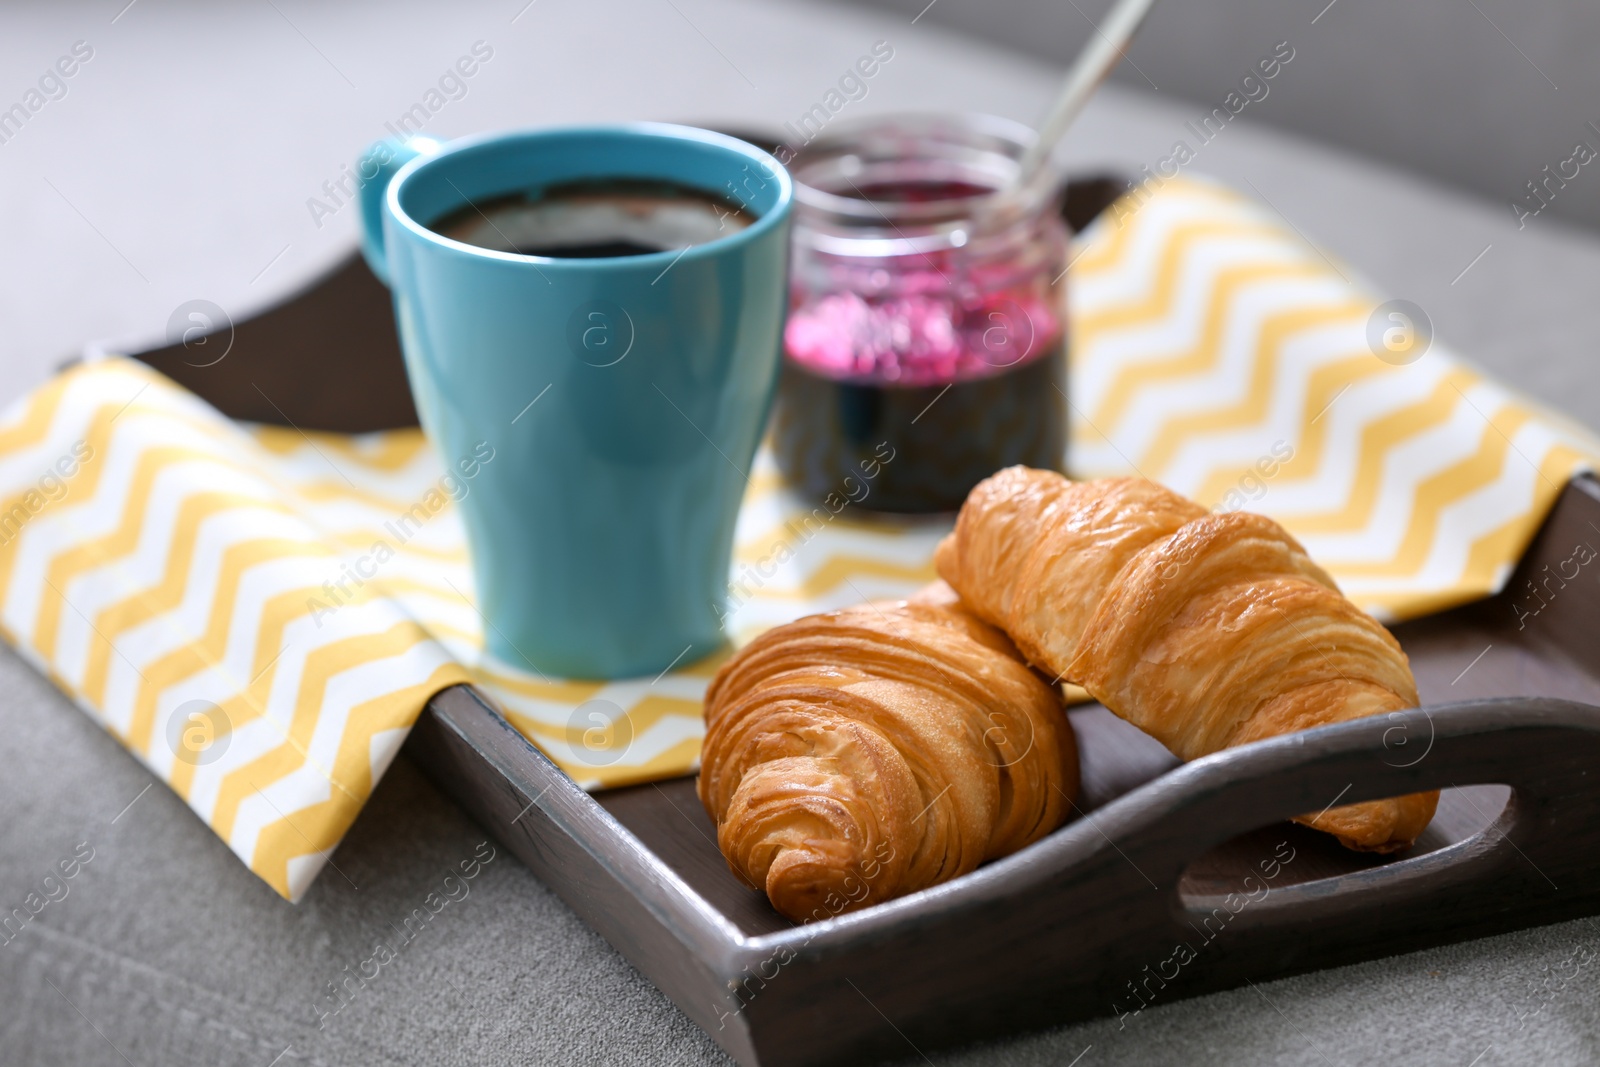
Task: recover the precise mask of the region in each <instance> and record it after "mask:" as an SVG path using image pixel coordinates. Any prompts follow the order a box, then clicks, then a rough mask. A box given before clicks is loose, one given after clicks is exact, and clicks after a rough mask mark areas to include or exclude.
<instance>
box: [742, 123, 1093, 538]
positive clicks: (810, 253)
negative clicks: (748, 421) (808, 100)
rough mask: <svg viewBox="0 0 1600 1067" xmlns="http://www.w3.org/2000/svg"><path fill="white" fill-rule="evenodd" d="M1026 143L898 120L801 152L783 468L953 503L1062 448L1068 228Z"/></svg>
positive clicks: (911, 508) (820, 487)
mask: <svg viewBox="0 0 1600 1067" xmlns="http://www.w3.org/2000/svg"><path fill="white" fill-rule="evenodd" d="M1031 137H1032V132H1031V131H1029V130H1027V129H1026V127H1022V126H1017V125H1014V124H1012V123H1009V122H1004V121H1002V120H998V119H985V118H965V117H955V116H902V117H894V118H888V119H878V120H874V121H873V122H871V123H870V124H867V125H862V126H856V127H853V128H850V129H845V130H842V131H840V132H837V133H830V134H829V135H828V136H826V137H823V138H819V139H817V140H815V141H813V142H811V143H810V144H808V145H807V146H805V147H804V148H803V149H801V150H800V151H799V152H798V153H797V154H796V156H795V158H794V160H793V162H792V163H791V167H792V169H793V171H794V174H795V177H796V179H797V182H796V184H797V208H796V216H795V236H794V259H793V275H792V279H791V299H790V311H789V321H788V325H787V327H786V329H785V331H784V358H783V365H782V372H781V375H780V379H779V389H778V400H777V409H776V412H775V416H774V423H773V439H774V444H775V448H776V453H777V458H778V463H779V466H780V468H781V469H782V470H783V473H784V475H785V476H786V478H787V479H788V480H789V481H790V482H792V483H793V484H795V485H797V486H798V487H800V488H801V489H802V491H804V492H805V493H807V494H808V495H810V496H812V497H814V498H816V499H827V498H828V496H829V494H835V495H836V497H837V498H839V499H845V498H848V499H850V500H853V501H855V502H856V503H857V504H859V505H860V506H862V507H865V508H868V509H872V510H878V511H895V512H926V511H950V510H954V509H956V508H958V507H960V505H961V502H962V501H963V500H964V499H965V498H966V495H967V492H968V491H969V490H970V489H971V488H972V487H973V486H974V485H975V484H977V483H978V482H979V481H981V480H982V479H983V478H985V477H987V476H988V475H990V474H992V473H994V472H995V471H996V470H999V469H1000V468H1002V467H1006V466H1010V465H1011V464H1014V463H1023V464H1027V465H1029V466H1034V467H1046V468H1051V469H1059V468H1060V467H1061V464H1062V461H1063V457H1064V452H1065V447H1066V417H1065V413H1066V393H1065V390H1066V362H1065V341H1064V338H1065V321H1064V303H1063V300H1064V295H1065V294H1064V288H1063V277H1064V275H1065V268H1066V262H1065V260H1066V248H1067V231H1066V227H1065V224H1064V222H1063V221H1062V219H1061V215H1060V212H1059V203H1058V199H1057V195H1056V193H1057V186H1056V184H1055V183H1054V182H1053V180H1052V179H1050V178H1049V177H1048V176H1046V177H1043V178H1041V180H1040V181H1039V182H1036V183H1033V184H1031V185H1029V186H1025V187H1022V188H1017V189H1007V190H1006V191H1004V192H1001V193H997V192H996V190H998V189H1002V188H1004V187H1006V186H1007V184H1008V180H1009V178H1010V177H1011V175H1012V174H1014V173H1015V170H1016V160H1017V158H1018V157H1019V156H1020V155H1021V153H1022V151H1023V149H1024V148H1025V147H1026V146H1027V144H1028V142H1029V140H1030V139H1031Z"/></svg>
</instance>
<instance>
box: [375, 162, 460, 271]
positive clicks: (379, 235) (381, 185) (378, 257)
mask: <svg viewBox="0 0 1600 1067" xmlns="http://www.w3.org/2000/svg"><path fill="white" fill-rule="evenodd" d="M442 147H444V146H443V145H442V144H441V143H440V142H439V141H436V140H434V139H433V138H432V137H407V138H405V139H403V140H402V139H400V138H397V137H386V138H384V139H383V140H381V141H374V142H373V143H372V146H371V147H369V148H368V149H367V150H366V151H365V152H363V153H361V158H360V159H358V160H357V161H356V175H357V177H359V178H360V182H361V255H362V256H363V257H364V258H365V259H366V261H367V266H368V267H370V268H371V269H372V273H373V274H376V275H377V276H378V280H379V281H381V282H383V284H384V285H388V284H389V260H388V257H387V256H386V255H385V254H384V250H383V198H384V194H385V193H387V192H388V191H389V179H391V178H393V177H394V176H395V174H396V173H397V172H398V171H399V170H400V168H401V167H403V166H405V165H406V164H407V163H409V162H411V161H412V160H413V159H416V158H417V157H418V156H431V155H434V154H436V153H437V152H438V151H439V149H440V148H442Z"/></svg>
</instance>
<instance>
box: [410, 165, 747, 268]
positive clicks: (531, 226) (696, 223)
mask: <svg viewBox="0 0 1600 1067" xmlns="http://www.w3.org/2000/svg"><path fill="white" fill-rule="evenodd" d="M754 221H755V216H753V215H751V214H750V213H749V212H747V211H745V210H744V209H743V208H742V207H740V206H739V205H738V204H735V203H733V202H732V201H729V200H725V199H723V198H722V197H720V196H718V195H716V194H715V193H708V192H705V191H703V190H700V189H694V188H690V187H688V186H684V185H677V184H675V183H671V182H653V181H638V180H633V179H606V180H597V181H583V182H569V183H566V184H563V185H554V186H550V187H549V188H546V189H542V190H538V191H537V192H532V193H528V192H517V193H510V194H507V195H503V196H497V197H493V198H491V199H487V200H482V201H479V202H477V203H474V204H468V205H467V206H465V207H462V208H460V209H458V210H456V211H453V212H451V213H450V214H448V215H446V216H445V217H444V218H442V219H440V220H439V221H437V222H435V223H434V224H433V225H432V226H430V227H429V228H430V229H432V230H433V231H434V232H436V233H440V234H443V235H444V236H445V237H449V238H451V239H452V240H456V241H461V242H463V243H465V244H470V245H476V246H477V247H479V248H487V249H490V250H491V251H496V252H516V253H518V254H520V255H525V256H549V257H553V258H557V259H595V258H600V257H612V256H643V255H650V254H651V253H654V252H675V251H679V250H681V249H684V248H688V247H691V246H693V245H702V244H705V243H707V242H709V241H715V240H716V239H717V238H719V237H726V236H728V235H729V234H733V233H737V232H739V231H740V230H743V229H744V228H745V227H747V226H749V225H750V224H751V223H752V222H754Z"/></svg>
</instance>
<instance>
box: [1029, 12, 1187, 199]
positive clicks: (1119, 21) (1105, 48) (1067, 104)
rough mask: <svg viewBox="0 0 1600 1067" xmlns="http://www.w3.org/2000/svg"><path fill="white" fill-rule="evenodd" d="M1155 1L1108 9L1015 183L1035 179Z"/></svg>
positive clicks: (1076, 63) (1071, 73) (1076, 64)
mask: <svg viewBox="0 0 1600 1067" xmlns="http://www.w3.org/2000/svg"><path fill="white" fill-rule="evenodd" d="M1154 4H1155V0H1117V2H1116V3H1115V4H1113V5H1112V7H1111V10H1110V11H1109V12H1107V13H1106V18H1105V24H1104V25H1103V26H1097V27H1095V30H1094V33H1093V34H1091V35H1090V37H1089V40H1088V42H1087V43H1085V44H1084V46H1083V50H1082V51H1081V52H1079V53H1078V58H1077V60H1076V61H1075V62H1074V63H1073V64H1072V69H1071V70H1069V71H1068V72H1067V77H1066V81H1065V82H1064V83H1063V84H1062V86H1061V95H1060V96H1058V97H1056V102H1055V105H1054V106H1053V107H1051V109H1050V113H1049V114H1048V115H1047V116H1046V117H1045V120H1044V123H1043V124H1042V125H1041V126H1040V127H1039V139H1038V140H1037V141H1035V142H1034V143H1033V145H1032V147H1030V148H1029V149H1028V150H1027V152H1026V153H1024V154H1023V157H1022V163H1021V165H1020V166H1019V167H1018V170H1017V177H1016V180H1015V184H1017V185H1023V184H1026V183H1027V182H1029V181H1031V180H1032V179H1033V177H1034V175H1035V174H1036V173H1037V172H1038V170H1039V168H1040V167H1041V166H1043V165H1044V161H1045V160H1046V159H1048V158H1049V157H1050V153H1051V151H1052V150H1053V149H1054V148H1055V146H1056V142H1058V141H1060V140H1061V135H1062V134H1064V133H1066V131H1067V127H1068V126H1070V125H1072V121H1073V120H1074V119H1076V118H1077V117H1078V112H1080V111H1082V110H1083V105H1085V104H1087V103H1088V102H1089V97H1091V96H1093V95H1094V91H1095V90H1096V89H1098V88H1099V87H1100V83H1101V82H1102V81H1104V80H1105V77H1106V75H1108V74H1110V73H1111V68H1113V67H1115V66H1116V65H1117V61H1118V60H1120V59H1121V58H1122V52H1123V49H1124V48H1126V47H1127V44H1128V42H1129V41H1130V40H1132V39H1133V35H1134V33H1136V32H1137V31H1138V29H1139V26H1140V24H1141V23H1143V22H1144V19H1145V16H1146V15H1148V14H1149V13H1150V8H1151V7H1153V6H1154Z"/></svg>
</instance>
